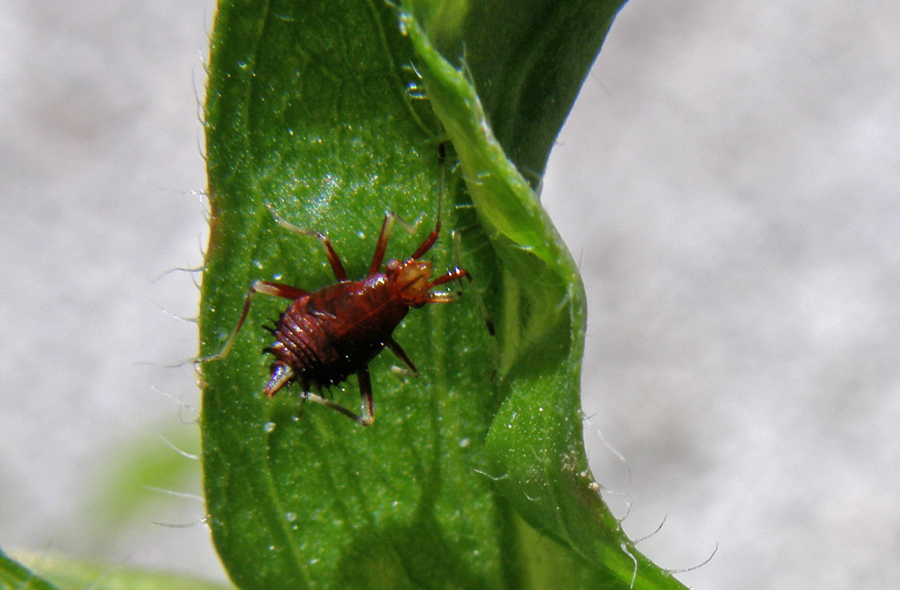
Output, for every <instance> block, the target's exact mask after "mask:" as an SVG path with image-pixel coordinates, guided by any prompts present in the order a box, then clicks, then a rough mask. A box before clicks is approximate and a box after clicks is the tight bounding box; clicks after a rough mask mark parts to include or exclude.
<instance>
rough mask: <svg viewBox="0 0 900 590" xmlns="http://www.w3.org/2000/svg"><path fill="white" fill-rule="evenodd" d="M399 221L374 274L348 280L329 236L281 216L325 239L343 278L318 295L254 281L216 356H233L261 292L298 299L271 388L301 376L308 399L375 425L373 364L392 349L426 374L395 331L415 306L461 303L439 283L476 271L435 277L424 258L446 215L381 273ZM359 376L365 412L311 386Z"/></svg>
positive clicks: (283, 327)
mask: <svg viewBox="0 0 900 590" xmlns="http://www.w3.org/2000/svg"><path fill="white" fill-rule="evenodd" d="M273 215H275V214H274V212H273ZM397 219H398V217H397V215H395V214H394V213H390V214H388V215H387V216H386V217H385V218H384V223H383V224H382V226H381V234H380V236H379V237H378V242H377V244H376V245H375V254H374V256H373V257H372V264H371V265H370V267H369V274H368V275H367V276H366V278H364V279H362V280H359V281H351V280H348V279H347V273H346V272H345V271H344V265H343V264H342V263H341V259H340V257H338V255H337V252H335V250H334V248H333V247H332V245H331V242H330V241H329V239H328V237H327V236H325V235H324V234H322V233H319V232H312V231H307V230H303V229H300V228H297V227H295V226H293V225H291V224H289V223H287V222H286V221H284V220H282V219H280V218H279V217H278V216H277V215H275V220H276V221H277V222H278V224H279V225H281V226H282V227H285V228H287V229H290V230H292V231H296V232H298V233H302V234H307V235H312V236H315V237H316V238H318V239H319V241H320V242H322V244H323V245H324V246H325V250H326V252H327V255H328V261H329V262H330V263H331V269H332V271H333V272H334V276H335V278H336V279H337V281H338V282H337V283H335V284H333V285H329V286H327V287H322V288H321V289H318V290H316V291H312V292H308V291H304V290H303V289H299V288H297V287H292V286H290V285H283V284H280V283H273V282H269V281H262V280H258V281H256V282H254V283H253V284H252V285H251V286H250V291H249V293H248V294H247V298H246V300H245V301H244V308H243V311H242V312H241V317H240V319H239V320H238V323H237V327H236V328H235V330H234V332H233V333H232V335H231V337H230V338H229V339H228V342H227V343H226V345H225V347H224V348H223V350H222V352H221V353H219V354H218V355H216V356H215V357H213V358H222V357H224V356H225V355H227V354H228V351H229V350H230V348H231V346H232V344H234V340H235V338H236V336H237V333H238V332H239V331H240V329H241V326H243V324H244V320H246V319H247V313H248V312H249V311H250V304H251V300H252V298H253V295H254V294H256V293H264V294H266V295H273V296H275V297H282V298H284V299H293V303H291V304H290V305H289V306H288V308H287V309H286V310H285V311H284V313H282V314H281V317H280V318H278V321H277V322H275V327H274V328H272V329H271V332H272V335H273V336H274V337H275V343H274V344H272V345H271V346H270V347H268V348H267V349H265V351H264V352H268V353H271V354H272V356H274V357H275V361H274V362H273V363H272V365H271V375H270V378H269V382H268V383H267V384H266V387H265V389H264V390H263V392H264V393H265V394H266V395H267V396H270V397H271V396H274V395H275V394H276V393H277V392H278V391H279V390H280V389H281V388H283V387H284V386H285V385H287V384H288V383H290V382H292V381H296V382H298V383H299V384H300V387H301V389H302V392H301V394H300V396H301V399H307V400H310V401H313V402H316V403H319V404H322V405H325V406H328V407H329V408H332V409H334V410H337V411H338V412H340V413H342V414H344V415H345V416H349V417H350V418H352V419H354V420H356V421H357V422H359V423H360V424H362V425H363V426H368V425H370V424H372V423H373V422H374V421H375V410H374V406H373V403H372V383H371V380H370V379H369V362H370V361H372V359H374V358H375V357H376V356H377V355H378V353H380V352H381V351H382V350H383V349H384V348H385V347H387V348H389V349H390V350H391V352H393V353H394V354H395V355H397V357H398V358H399V359H400V360H402V361H403V362H404V364H406V366H407V367H409V369H410V370H411V371H412V373H413V375H418V373H419V372H418V369H416V366H415V365H414V364H413V362H412V360H410V358H409V356H408V355H407V354H406V352H404V350H403V348H401V347H400V345H399V344H398V343H397V341H396V340H394V338H393V335H392V334H393V332H394V329H395V328H396V327H397V325H398V324H399V323H400V322H401V320H403V318H404V317H406V314H407V312H409V309H410V308H411V307H416V308H418V307H422V306H424V305H425V304H426V303H449V302H451V301H455V299H456V296H455V295H454V294H453V293H446V292H442V293H432V292H431V289H433V288H434V287H437V286H439V285H443V284H446V283H449V282H451V281H455V280H461V279H462V278H463V277H466V278H467V279H469V280H470V281H471V277H470V275H469V273H468V272H467V271H466V270H465V269H462V268H459V267H456V268H452V269H450V270H448V271H447V272H445V273H444V274H442V275H441V276H439V277H437V278H434V279H432V278H431V272H432V263H431V262H428V261H423V260H420V258H422V256H424V255H425V253H426V252H428V251H429V250H431V247H432V246H434V244H435V242H437V239H438V235H439V234H440V230H441V222H440V219H438V221H437V223H436V225H435V227H434V230H433V231H432V232H431V233H430V234H428V237H426V238H425V241H423V242H422V243H421V244H420V245H419V247H418V248H417V249H416V251H415V252H413V254H412V256H410V257H409V258H408V259H406V260H402V261H400V260H388V262H387V264H385V265H384V270H381V265H382V262H383V261H384V256H385V250H386V249H387V244H388V240H389V238H390V235H391V230H392V228H393V226H394V222H395V221H396V220H397ZM353 373H356V376H357V378H358V379H359V392H360V396H361V405H362V413H361V414H359V415H357V414H356V413H355V412H353V411H351V410H349V409H347V408H345V407H344V406H342V405H340V404H337V403H335V402H333V401H331V400H329V399H326V398H324V397H322V396H321V395H317V394H315V393H313V392H311V391H310V387H315V388H316V389H318V390H320V391H321V388H323V387H326V388H327V387H330V386H332V385H337V384H339V383H342V382H343V381H345V380H346V379H347V377H349V376H350V375H351V374H353Z"/></svg>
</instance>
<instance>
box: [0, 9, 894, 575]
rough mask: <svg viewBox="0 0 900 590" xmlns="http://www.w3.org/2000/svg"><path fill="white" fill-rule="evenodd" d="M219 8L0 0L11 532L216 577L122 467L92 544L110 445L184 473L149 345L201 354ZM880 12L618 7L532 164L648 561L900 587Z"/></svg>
mask: <svg viewBox="0 0 900 590" xmlns="http://www.w3.org/2000/svg"><path fill="white" fill-rule="evenodd" d="M212 9H213V2H212V1H211V0H179V1H177V2H176V1H164V2H160V1H154V2H150V1H148V0H133V1H132V2H127V3H114V2H92V3H88V4H76V3H71V2H66V1H64V0H42V1H41V2H33V1H29V0H7V1H6V2H4V3H2V4H0V277H2V281H0V326H2V330H0V546H2V547H3V548H4V549H6V550H10V549H22V548H25V549H31V550H33V551H37V552H41V551H43V550H53V551H59V552H63V553H69V554H74V555H81V556H103V558H104V559H107V560H110V561H113V562H121V563H130V564H141V565H147V566H151V567H157V568H164V569H169V570H176V571H183V572H189V573H193V574H197V575H200V576H205V577H208V578H212V579H221V578H222V577H223V574H222V572H221V568H220V566H219V565H218V562H217V559H216V557H215V554H214V552H213V551H212V549H211V548H210V546H209V542H208V534H207V531H206V530H205V528H204V527H203V526H202V525H200V524H196V525H194V526H189V527H187V528H171V527H164V526H160V525H158V524H154V523H165V524H170V525H173V524H179V525H180V524H190V523H196V522H198V521H199V519H200V518H201V517H202V514H203V506H202V503H201V502H200V501H199V500H198V499H193V498H190V497H172V496H169V495H166V494H164V493H162V492H159V491H154V490H145V489H143V488H140V489H135V490H134V492H133V494H132V496H131V497H130V498H125V499H124V501H125V502H126V504H127V502H132V505H139V506H141V507H142V508H141V509H140V510H138V511H137V512H136V513H134V514H131V516H130V517H129V523H130V524H129V525H128V526H127V527H125V528H124V529H119V530H120V532H118V533H116V534H115V535H114V536H112V537H111V536H110V534H109V533H108V531H106V530H105V528H104V523H103V521H102V519H99V517H98V516H97V515H98V514H105V513H107V512H108V511H104V510H103V508H104V507H105V506H106V507H108V506H109V503H110V502H111V500H110V498H107V497H104V496H103V494H102V493H101V492H99V491H98V490H99V489H101V488H102V487H103V486H102V485H100V484H99V483H98V482H103V481H104V478H106V477H109V474H110V473H114V472H115V473H119V474H121V473H122V472H121V471H117V469H116V467H117V465H121V464H128V463H129V462H133V463H137V464H139V465H142V466H145V467H146V469H157V470H158V471H159V472H160V473H162V474H168V476H169V480H166V486H165V487H166V488H167V489H170V490H179V491H183V492H186V493H189V494H190V493H194V494H196V493H198V491H199V483H198V481H197V472H198V469H197V466H196V462H195V461H194V460H192V459H190V458H189V457H186V456H182V455H179V454H177V453H176V452H175V451H174V450H172V449H171V448H170V446H169V444H171V445H172V446H175V447H178V448H180V449H182V450H183V451H185V452H187V453H192V452H196V450H197V442H196V426H194V425H192V424H191V423H190V421H191V419H192V418H194V416H195V414H194V413H193V411H192V409H191V408H196V406H197V392H196V388H195V385H194V378H193V373H192V371H191V368H190V366H189V365H188V366H182V367H176V368H165V367H164V365H170V364H176V363H178V362H179V361H181V360H185V359H189V358H190V357H192V356H193V355H194V354H195V339H196V330H195V326H194V325H193V324H191V323H189V322H187V321H184V320H183V319H181V318H182V317H184V318H190V317H191V316H194V315H195V314H196V305H197V303H196V299H197V289H196V288H195V287H194V284H193V282H192V275H191V274H190V273H188V272H182V271H175V272H168V273H167V271H170V270H171V269H174V268H176V267H191V266H197V265H199V264H200V262H201V255H200V249H201V246H202V243H203V240H204V232H205V229H204V222H205V221H204V214H203V210H204V207H203V203H202V198H200V197H198V196H196V194H195V192H196V191H200V190H202V189H203V187H204V186H205V179H204V168H203V166H204V164H203V160H202V157H201V147H200V146H201V145H202V132H201V126H200V122H199V119H198V96H201V95H202V89H203V84H204V73H203V67H202V66H203V56H204V55H205V53H206V41H207V33H208V31H209V29H210V27H211V22H212ZM898 28H900V5H898V4H896V3H894V2H890V1H888V0H870V1H868V2H850V1H849V0H839V1H838V2H835V3H830V4H829V3H825V4H823V3H820V2H814V1H812V0H797V1H795V2H793V3H784V2H777V1H775V0H763V1H761V2H760V1H756V2H749V1H748V0H738V1H736V2H730V3H715V2H697V1H691V0H673V1H669V2H655V3H654V2H651V1H649V0H634V1H633V2H631V3H630V4H628V5H626V7H625V8H624V10H623V11H622V13H621V14H620V16H619V17H618V19H617V21H616V23H615V24H614V26H613V29H612V32H611V34H610V36H609V38H608V40H607V43H606V46H605V48H604V51H603V53H602V54H601V56H600V58H599V59H598V61H597V64H596V66H595V68H594V70H593V72H592V73H591V75H590V77H589V78H588V80H587V81H586V84H585V87H584V89H583V92H582V95H581V97H580V98H579V101H578V103H577V105H576V107H575V110H574V112H573V114H572V115H571V116H570V118H569V121H568V123H567V126H566V128H565V129H564V130H563V132H562V134H561V136H560V138H559V145H558V146H557V147H556V149H555V151H554V154H553V157H552V158H551V163H550V167H549V170H548V173H547V176H546V179H545V183H544V190H543V200H544V203H545V204H546V206H547V208H548V209H549V210H550V212H551V215H552V216H553V218H554V220H555V221H556V223H557V224H558V227H559V229H560V231H561V232H562V233H563V235H564V237H565V238H566V240H567V242H568V243H569V245H570V247H571V249H572V251H573V253H574V254H575V257H576V259H578V260H579V261H580V264H581V268H582V271H583V273H584V279H585V283H586V287H587V292H588V295H589V299H590V309H589V316H590V326H589V339H588V349H587V350H588V353H587V359H586V362H585V374H584V407H585V412H586V413H587V414H588V415H589V416H590V420H589V422H587V423H586V430H585V437H586V440H587V443H588V445H589V451H590V456H591V460H592V465H593V467H594V471H595V474H596V476H597V478H598V479H599V480H600V481H601V482H603V483H604V484H605V486H606V487H607V488H608V492H606V497H607V499H608V500H609V502H610V503H611V504H612V505H613V507H614V509H615V510H616V511H617V513H618V514H620V515H622V516H624V515H625V514H626V512H628V516H627V518H626V519H625V522H624V526H625V528H626V530H627V531H628V532H629V533H630V534H631V536H632V537H643V536H645V535H649V534H651V533H653V532H654V530H656V529H657V527H658V526H659V524H660V522H662V521H663V520H664V519H665V524H664V525H663V526H662V528H661V530H659V532H658V533H656V534H655V535H654V536H653V537H651V538H650V539H648V540H646V541H644V542H643V543H642V544H641V545H640V547H641V549H642V550H643V551H644V552H645V553H647V554H649V555H650V556H651V557H652V558H653V559H654V560H656V561H657V562H658V563H659V564H660V565H662V566H665V567H671V568H674V569H677V568H689V567H691V566H694V565H697V564H699V563H700V562H702V561H704V560H705V559H706V558H707V557H708V556H709V554H710V553H712V551H713V550H714V549H715V548H716V546H718V552H717V553H716V555H715V557H714V558H713V559H712V560H711V561H710V562H709V563H708V564H706V565H703V566H702V567H700V568H699V569H696V570H694V571H691V572H687V573H684V574H680V575H679V578H680V579H682V580H683V581H684V582H685V583H687V584H688V585H690V586H692V587H695V588H791V589H793V588H797V587H819V588H845V587H865V588H895V587H898V586H900V560H898V559H897V555H900V492H898V490H900V435H898V434H897V430H898V425H900V362H898V359H900V40H898V39H897V35H896V31H897V30H898ZM182 404H187V405H188V406H190V407H189V408H184V407H183V406H182ZM163 439H165V441H168V442H164V441H163ZM604 440H605V441H606V442H605V443H604ZM148 449H149V450H148ZM612 449H615V451H614V450H612ZM617 452H618V453H621V455H622V456H624V462H622V461H621V460H620V459H619V458H618V456H617V454H616V453H617ZM160 457H162V459H160ZM135 458H138V459H139V460H138V461H135ZM125 475H126V476H128V475H129V474H127V473H126V474H125ZM132 475H133V477H134V479H135V481H142V478H141V474H139V473H136V474H132ZM163 479H165V478H163ZM126 483H127V482H126ZM126 487H127V486H126ZM628 505H630V506H631V507H630V511H628V508H627V506H628ZM126 508H127V506H126ZM123 510H125V509H124V508H123Z"/></svg>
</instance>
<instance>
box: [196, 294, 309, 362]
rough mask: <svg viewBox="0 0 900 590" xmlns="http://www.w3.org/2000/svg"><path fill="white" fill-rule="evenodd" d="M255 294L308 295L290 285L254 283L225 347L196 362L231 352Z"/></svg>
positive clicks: (296, 296) (212, 359) (285, 296)
mask: <svg viewBox="0 0 900 590" xmlns="http://www.w3.org/2000/svg"><path fill="white" fill-rule="evenodd" d="M257 293H262V294H264V295H271V296H273V297H282V298H284V299H299V298H301V297H303V296H304V295H307V294H308V293H307V292H306V291H304V290H303V289H298V288H297V287H292V286H290V285H283V284H281V283H271V282H269V281H254V282H253V284H252V285H250V289H249V291H248V292H247V298H246V299H244V308H243V309H242V310H241V317H240V318H238V322H237V326H235V328H234V331H232V332H231V336H229V337H228V340H226V341H225V346H223V347H222V350H220V351H219V352H217V353H216V354H213V355H210V356H206V357H203V358H201V359H199V361H198V362H201V363H203V362H206V361H218V360H222V359H223V358H225V357H226V356H228V353H229V352H231V347H232V346H234V342H235V340H237V336H238V332H240V331H241V328H242V327H243V326H244V321H245V320H246V319H247V314H248V313H250V304H251V303H253V296H254V295H255V294H257Z"/></svg>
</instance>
